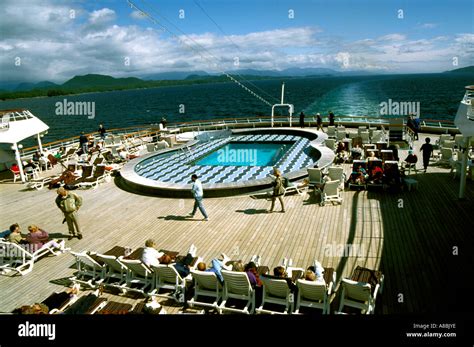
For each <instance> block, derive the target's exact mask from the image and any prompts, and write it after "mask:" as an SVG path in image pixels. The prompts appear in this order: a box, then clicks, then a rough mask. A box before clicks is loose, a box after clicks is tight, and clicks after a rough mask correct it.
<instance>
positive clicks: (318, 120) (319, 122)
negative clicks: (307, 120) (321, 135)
mask: <svg viewBox="0 0 474 347" xmlns="http://www.w3.org/2000/svg"><path fill="white" fill-rule="evenodd" d="M316 129H317V130H321V131H322V132H324V129H323V119H322V118H321V114H320V113H316Z"/></svg>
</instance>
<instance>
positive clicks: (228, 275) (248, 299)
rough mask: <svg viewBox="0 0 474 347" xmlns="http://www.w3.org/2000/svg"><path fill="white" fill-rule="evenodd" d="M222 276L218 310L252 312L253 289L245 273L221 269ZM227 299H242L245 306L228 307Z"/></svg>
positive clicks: (253, 304)
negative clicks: (221, 292)
mask: <svg viewBox="0 0 474 347" xmlns="http://www.w3.org/2000/svg"><path fill="white" fill-rule="evenodd" d="M222 277H224V293H223V295H222V302H221V304H220V305H219V309H220V311H221V312H224V311H225V312H237V313H244V314H252V313H253V311H254V310H255V290H254V289H253V288H252V286H251V285H250V281H249V278H248V277H247V274H246V273H245V272H235V271H227V270H222ZM229 299H237V300H240V301H244V303H245V307H244V308H243V309H239V308H233V307H228V306H226V305H227V302H228V300H229Z"/></svg>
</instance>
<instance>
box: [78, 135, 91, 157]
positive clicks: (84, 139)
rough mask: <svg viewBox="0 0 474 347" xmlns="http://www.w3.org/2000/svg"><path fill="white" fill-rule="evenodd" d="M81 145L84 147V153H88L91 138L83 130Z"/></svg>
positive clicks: (80, 139)
mask: <svg viewBox="0 0 474 347" xmlns="http://www.w3.org/2000/svg"><path fill="white" fill-rule="evenodd" d="M79 147H80V148H81V149H82V153H83V154H87V151H88V149H89V139H88V138H87V136H86V135H85V134H84V132H81V136H79Z"/></svg>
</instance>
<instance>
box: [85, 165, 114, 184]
mask: <svg viewBox="0 0 474 347" xmlns="http://www.w3.org/2000/svg"><path fill="white" fill-rule="evenodd" d="M106 176H107V174H106V172H105V165H97V166H96V167H95V170H94V175H92V176H91V177H88V178H84V179H82V180H81V182H80V183H78V185H79V187H88V188H90V187H93V188H97V186H98V185H99V183H101V182H103V181H104V180H105V177H106Z"/></svg>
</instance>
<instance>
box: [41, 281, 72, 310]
mask: <svg viewBox="0 0 474 347" xmlns="http://www.w3.org/2000/svg"><path fill="white" fill-rule="evenodd" d="M74 287H75V288H76V289H77V290H79V288H80V285H79V284H75V285H74ZM74 287H73V288H74ZM78 298H79V297H78V296H77V294H72V293H67V292H65V291H62V292H55V293H52V294H51V295H50V296H48V297H47V298H46V299H45V300H43V301H42V302H41V303H42V304H44V305H46V306H47V307H48V309H49V314H57V313H62V312H64V311H65V310H66V309H67V308H68V307H70V306H71V305H72V304H74V303H75V302H76V301H77V299H78Z"/></svg>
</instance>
